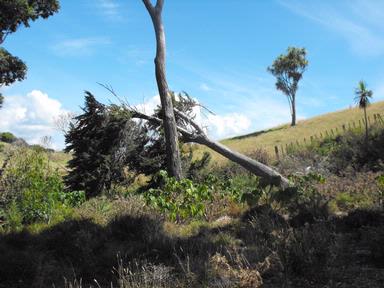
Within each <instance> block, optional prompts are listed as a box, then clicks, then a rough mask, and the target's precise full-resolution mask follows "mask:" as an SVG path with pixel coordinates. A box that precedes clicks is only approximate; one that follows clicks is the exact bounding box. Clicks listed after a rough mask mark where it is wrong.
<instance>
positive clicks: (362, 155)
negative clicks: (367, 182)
mask: <svg viewBox="0 0 384 288" xmlns="http://www.w3.org/2000/svg"><path fill="white" fill-rule="evenodd" d="M330 158H331V159H332V162H331V163H330V168H331V170H332V171H333V172H336V173H338V174H342V173H344V171H345V170H346V169H347V168H348V167H351V168H353V169H354V170H357V171H359V170H372V171H379V170H380V171H382V170H383V169H384V165H383V162H384V129H382V128H381V127H371V129H370V131H369V137H368V141H367V140H366V139H365V135H364V134H363V133H361V132H360V133H358V132H348V133H346V134H345V135H343V136H339V137H338V138H336V145H335V147H334V149H332V150H331V153H330Z"/></svg>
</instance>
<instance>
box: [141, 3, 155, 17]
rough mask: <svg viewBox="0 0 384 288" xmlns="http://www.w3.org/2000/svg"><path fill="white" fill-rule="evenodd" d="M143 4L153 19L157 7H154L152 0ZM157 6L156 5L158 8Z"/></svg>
mask: <svg viewBox="0 0 384 288" xmlns="http://www.w3.org/2000/svg"><path fill="white" fill-rule="evenodd" d="M143 3H144V5H145V8H147V10H148V13H149V15H151V17H153V16H154V13H155V7H153V5H152V3H151V0H143ZM158 3H159V2H157V4H158ZM157 4H156V6H157Z"/></svg>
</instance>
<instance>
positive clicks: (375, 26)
mask: <svg viewBox="0 0 384 288" xmlns="http://www.w3.org/2000/svg"><path fill="white" fill-rule="evenodd" d="M279 3H280V4H281V5H283V6H284V7H286V8H287V9H289V10H291V11H292V12H294V13H296V14H298V15H301V16H303V17H305V18H307V19H310V20H312V21H314V22H316V23H319V24H321V25H323V26H324V27H326V28H327V29H329V30H331V31H334V32H335V33H338V34H339V35H340V36H341V37H343V38H344V39H345V40H346V41H347V42H348V43H349V45H350V47H351V49H352V50H353V51H354V52H356V53H358V54H360V55H368V56H381V55H383V54H384V37H383V35H384V34H383V33H384V25H383V21H382V19H383V18H382V16H383V12H382V11H383V9H384V5H383V3H382V2H381V1H366V0H365V1H356V0H355V1H340V2H339V1H334V2H327V3H332V4H326V3H325V2H324V1H322V2H320V1H310V2H308V1H307V2H305V3H304V2H303V1H287V0H281V1H279ZM380 11H381V12H380Z"/></svg>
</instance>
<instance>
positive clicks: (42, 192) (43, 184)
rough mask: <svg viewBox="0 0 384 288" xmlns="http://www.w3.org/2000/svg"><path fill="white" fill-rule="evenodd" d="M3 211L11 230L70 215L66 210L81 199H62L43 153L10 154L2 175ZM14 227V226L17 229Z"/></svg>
mask: <svg viewBox="0 0 384 288" xmlns="http://www.w3.org/2000/svg"><path fill="white" fill-rule="evenodd" d="M1 184H2V187H3V189H4V192H3V194H4V195H3V197H2V198H3V199H4V201H5V203H3V204H2V205H3V209H5V210H6V213H5V214H6V220H7V222H8V223H9V224H10V225H11V226H15V225H16V224H20V223H19V222H21V223H23V224H31V223H34V222H39V221H44V222H47V223H49V222H50V221H51V220H52V219H53V218H54V217H59V218H60V217H62V216H65V215H66V214H67V213H69V212H70V211H69V210H70V209H69V206H71V205H74V204H76V202H78V201H81V200H80V199H81V197H82V196H81V195H78V194H76V192H74V194H68V195H64V194H63V190H64V186H63V183H62V179H61V176H60V175H59V173H58V171H57V170H53V169H52V168H51V167H50V166H49V161H48V157H47V155H46V154H45V153H43V152H40V151H34V150H30V149H25V148H18V149H16V150H14V151H13V153H12V154H11V155H10V157H9V160H8V162H7V166H6V167H5V169H4V171H3V177H2V179H1ZM16 226H17V225H16Z"/></svg>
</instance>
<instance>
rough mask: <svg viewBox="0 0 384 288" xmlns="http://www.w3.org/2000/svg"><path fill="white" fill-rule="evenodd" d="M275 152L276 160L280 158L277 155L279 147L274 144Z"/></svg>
mask: <svg viewBox="0 0 384 288" xmlns="http://www.w3.org/2000/svg"><path fill="white" fill-rule="evenodd" d="M275 154H276V159H277V160H280V157H279V148H277V146H275Z"/></svg>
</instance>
